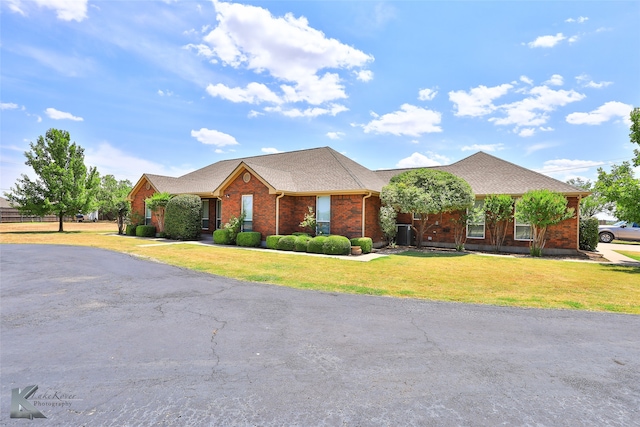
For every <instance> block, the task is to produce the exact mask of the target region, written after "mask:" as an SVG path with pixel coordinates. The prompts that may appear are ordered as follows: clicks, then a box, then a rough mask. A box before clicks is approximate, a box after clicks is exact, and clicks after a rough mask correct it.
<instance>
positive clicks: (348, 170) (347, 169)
mask: <svg viewBox="0 0 640 427" xmlns="http://www.w3.org/2000/svg"><path fill="white" fill-rule="evenodd" d="M324 148H327V149H328V151H329V153H331V155H332V156H333V158H334V159H336V161H337V162H338V163H339V164H340V166H342V167H343V168H344V170H346V171H347V173H348V174H349V176H351V178H353V180H354V181H355V182H356V183H357V184H358V185H359V186H360V187H362V188H366V186H365V185H364V184H363V183H362V181H360V179H358V177H357V176H355V175H354V174H353V173H352V172H351V170H350V169H349V168H348V167H346V166H345V165H344V163H342V162H341V161H340V159H339V158H338V156H336V154H340V153H338V152H337V151H336V150H334V149H333V148H331V147H324ZM340 155H341V156H343V155H342V154H340ZM351 161H352V162H355V161H354V160H351ZM363 167H364V166H363ZM364 168H365V169H367V170H368V171H371V170H370V169H369V168H366V167H364Z"/></svg>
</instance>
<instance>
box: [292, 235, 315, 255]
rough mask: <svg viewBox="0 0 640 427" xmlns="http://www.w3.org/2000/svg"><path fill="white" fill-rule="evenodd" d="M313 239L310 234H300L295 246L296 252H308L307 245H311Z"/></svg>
mask: <svg viewBox="0 0 640 427" xmlns="http://www.w3.org/2000/svg"><path fill="white" fill-rule="evenodd" d="M309 240H311V237H310V236H309V235H308V234H300V235H298V236H296V241H295V244H294V246H293V250H294V251H295V252H307V245H308V244H309Z"/></svg>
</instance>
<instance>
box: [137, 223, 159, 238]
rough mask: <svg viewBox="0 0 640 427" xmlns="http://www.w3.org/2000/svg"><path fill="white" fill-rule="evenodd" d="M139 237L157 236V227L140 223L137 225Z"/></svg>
mask: <svg viewBox="0 0 640 427" xmlns="http://www.w3.org/2000/svg"><path fill="white" fill-rule="evenodd" d="M136 236H138V237H156V227H154V226H153V225H139V226H137V227H136Z"/></svg>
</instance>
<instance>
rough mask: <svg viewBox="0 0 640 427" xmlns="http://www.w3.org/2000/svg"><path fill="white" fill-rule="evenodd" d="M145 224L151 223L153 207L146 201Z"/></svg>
mask: <svg viewBox="0 0 640 427" xmlns="http://www.w3.org/2000/svg"><path fill="white" fill-rule="evenodd" d="M144 225H151V208H150V207H149V205H147V203H146V202H145V204H144Z"/></svg>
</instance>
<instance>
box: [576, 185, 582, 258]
mask: <svg viewBox="0 0 640 427" xmlns="http://www.w3.org/2000/svg"><path fill="white" fill-rule="evenodd" d="M581 200H582V194H581V195H579V196H578V206H576V207H577V209H576V210H577V215H576V216H577V217H578V220H577V221H576V228H577V230H576V236H578V239H577V240H578V241H577V242H576V250H578V251H579V250H580V201H581Z"/></svg>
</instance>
